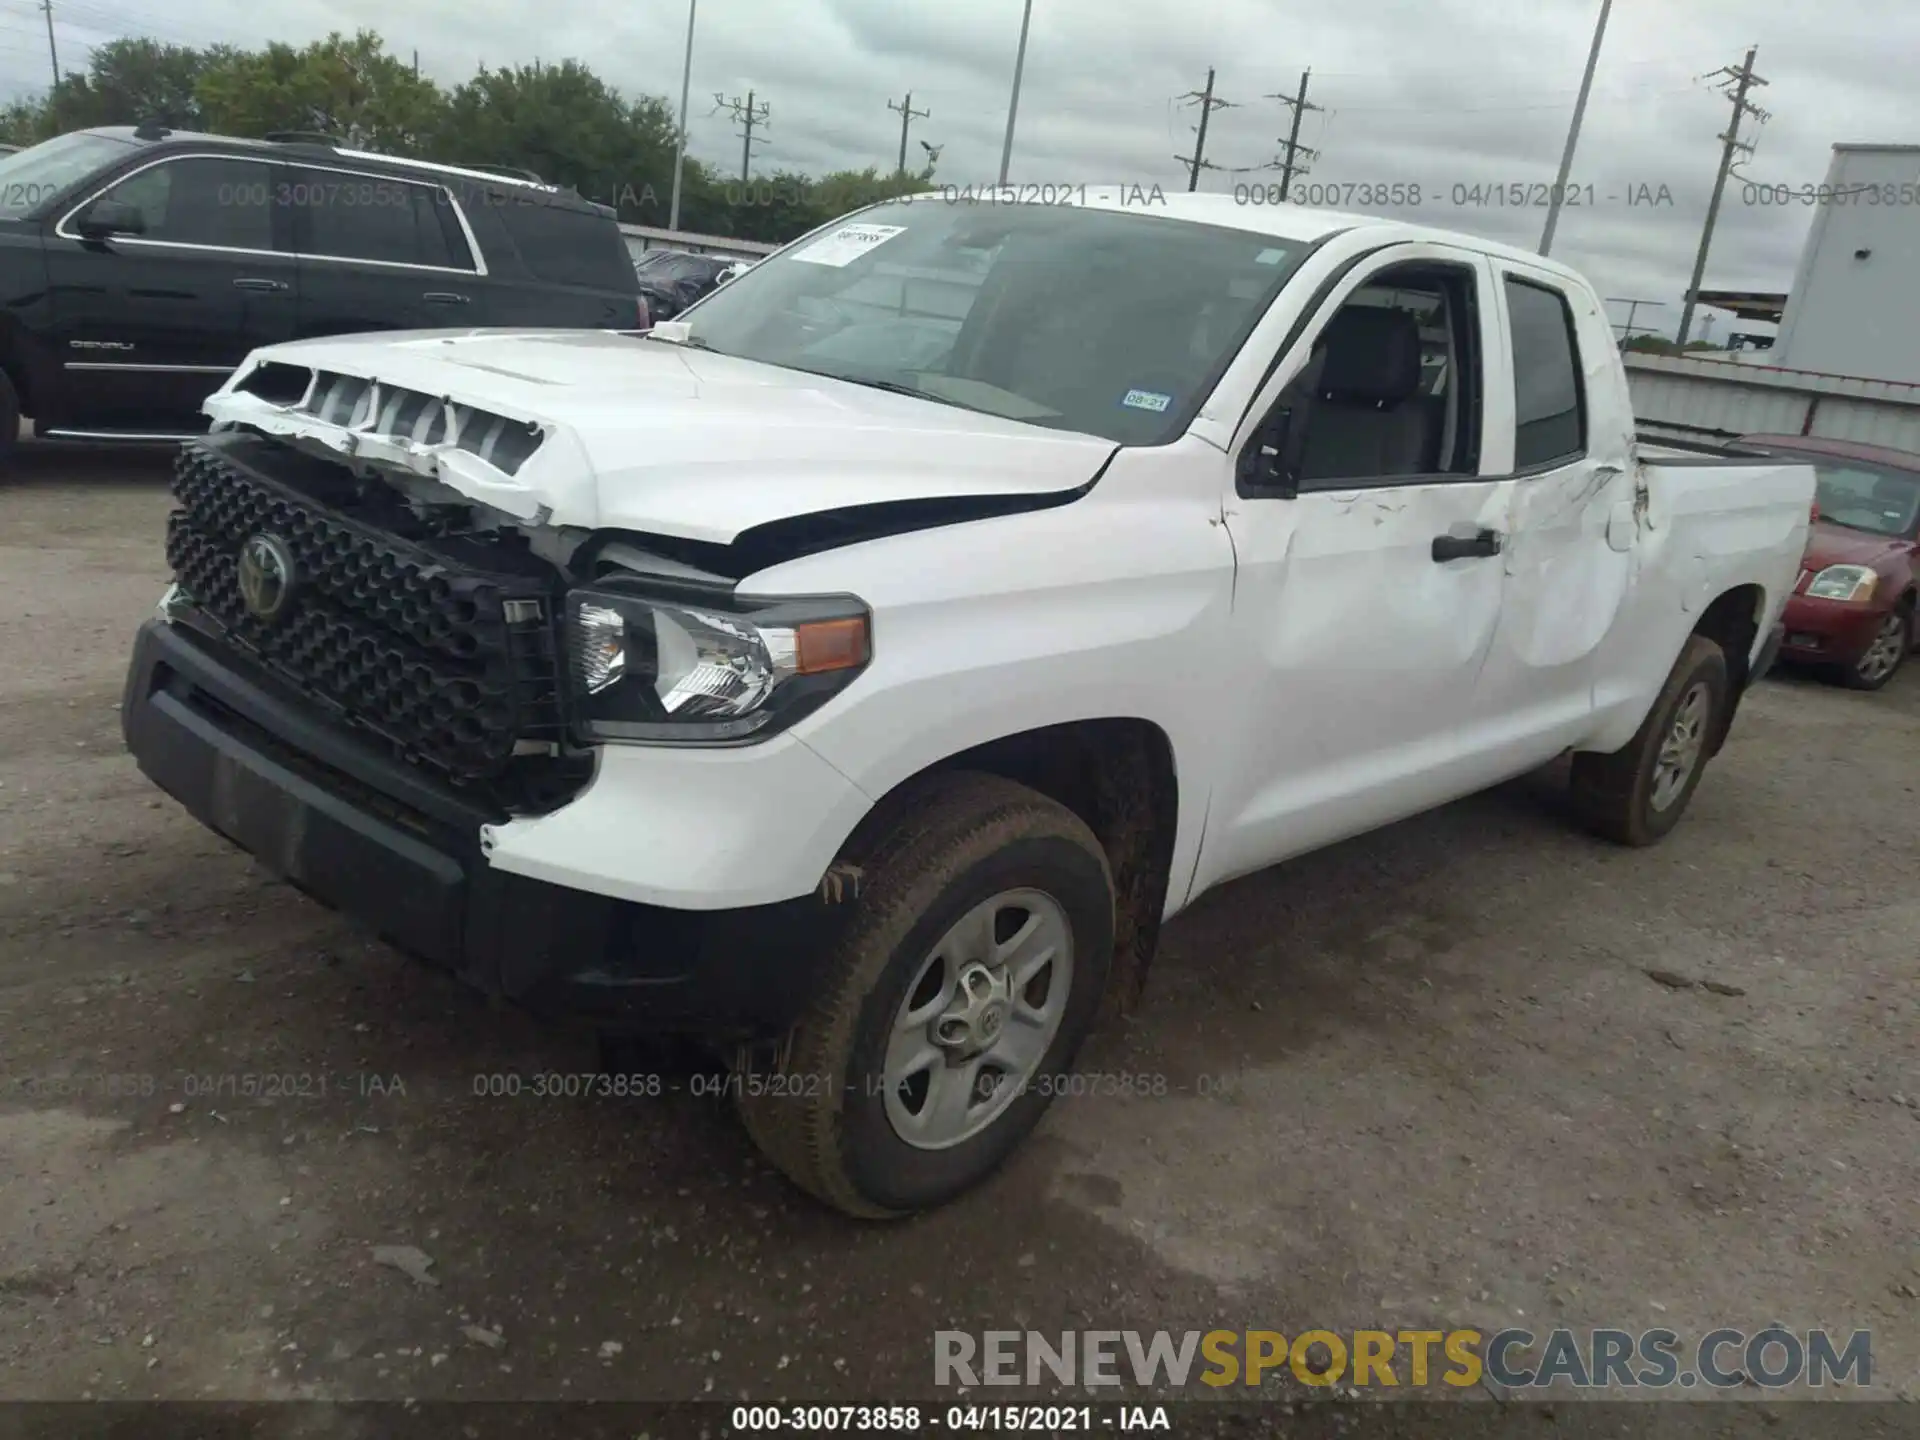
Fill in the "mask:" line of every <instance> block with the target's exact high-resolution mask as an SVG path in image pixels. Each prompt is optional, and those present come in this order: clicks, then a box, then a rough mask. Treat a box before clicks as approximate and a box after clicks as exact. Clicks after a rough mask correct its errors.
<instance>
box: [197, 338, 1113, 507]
mask: <svg viewBox="0 0 1920 1440" xmlns="http://www.w3.org/2000/svg"><path fill="white" fill-rule="evenodd" d="M268 366H273V367H294V368H293V369H290V370H288V369H279V368H275V369H273V370H268V369H266V368H265V367H268ZM303 371H304V372H308V373H309V374H310V375H311V376H312V377H313V378H312V379H311V380H309V379H307V378H306V376H304V375H303V374H302V373H301V372H303ZM270 378H271V381H272V383H268V382H269V379H270ZM363 381H372V382H375V384H374V386H372V387H369V386H367V385H364V384H362V383H360V382H363ZM303 385H304V386H305V387H306V389H305V392H304V394H302V388H301V387H302V386H303ZM329 387H334V388H333V390H332V393H333V395H334V396H335V397H336V398H337V399H338V403H337V404H331V403H330V402H329V398H328V394H329ZM356 397H364V398H358V399H357V398H356ZM206 410H207V413H208V414H209V415H210V416H212V417H213V419H214V420H215V421H227V422H235V423H244V424H247V425H250V426H254V427H256V428H258V429H261V430H264V431H266V432H267V433H269V434H278V435H285V436H297V437H303V438H306V439H309V440H316V441H320V442H322V443H324V444H327V445H328V446H330V447H331V448H333V449H335V450H339V451H342V452H345V453H352V454H356V455H358V456H360V457H362V458H364V459H367V460H369V461H373V462H376V463H381V464H387V465H396V466H403V467H405V468H407V469H410V470H413V471H415V472H416V473H419V474H422V475H429V476H432V477H434V478H436V479H438V480H440V481H442V482H443V483H445V484H447V485H449V486H451V487H452V488H453V489H455V490H457V491H459V492H460V493H462V494H464V495H467V496H468V497H469V498H471V499H474V500H479V501H482V502H484V503H487V504H489V505H492V506H494V507H495V508H497V509H500V510H502V511H505V512H506V513H508V514H510V515H514V516H517V517H519V518H521V519H523V520H528V521H533V522H542V523H550V524H555V525H569V526H581V527H584V528H587V529H601V528H619V529H628V530H640V531H652V532H656V533H660V534H666V535H673V536H679V537H683V538H686V539H693V540H706V541H714V542H718V543H723V544H724V543H727V542H730V541H732V540H733V539H734V538H735V537H737V536H738V535H740V534H741V533H742V532H743V531H746V530H750V529H752V528H753V527H755V526H758V525H763V524H767V523H770V522H772V521H776V520H784V519H790V518H793V517H796V516H801V515H808V514H815V513H819V512H824V511H831V510H841V509H845V508H848V507H855V506H864V505H875V504H884V503H887V502H894V501H910V500H940V499H952V498H960V497H992V498H1003V497H1015V496H1024V495H1048V494H1058V493H1061V492H1066V491H1071V490H1074V489H1077V488H1079V487H1082V486H1084V485H1086V484H1087V483H1088V482H1089V481H1091V480H1092V479H1093V478H1094V476H1096V475H1097V474H1098V473H1099V472H1100V469H1101V467H1102V466H1103V465H1105V463H1106V462H1107V460H1108V459H1109V458H1110V457H1111V456H1112V454H1113V452H1114V450H1115V449H1116V448H1117V447H1116V446H1115V445H1114V444H1113V442H1111V441H1108V440H1102V439H1098V438H1096V437H1093V436H1088V435H1080V434H1074V433H1069V432H1066V431H1056V430H1047V429H1043V428H1041V427H1038V426H1034V425H1028V424H1024V423H1022V422H1019V421H1015V420H1003V419H1000V418H998V417H996V416H991V415H982V414H978V413H975V412H973V411H968V410H962V409H958V408H956V407H953V406H947V405H941V404H937V403H934V402H932V401H926V400H919V399H916V398H914V397H912V396H907V395H893V394H889V393H887V392H885V391H880V390H872V389H868V388H866V387H864V386H858V385H853V384H850V383H847V382H844V381H838V380H832V379H828V378H826V377H824V376H817V375H809V374H806V373H804V372H800V371H793V370H783V369H779V368H777V367H775V366H770V365H761V364H757V363H755V362H752V361H746V360H737V359H733V358H731V357H728V356H723V355H715V354H712V353H710V352H703V351H699V350H694V349H689V348H686V347H683V346H681V345H676V344H673V343H670V342H667V341H660V340H646V339H641V338H639V337H637V336H634V335H629V334H621V333H617V332H613V331H590V330H557V331H531V332H528V331H502V330H459V331H453V330H441V331H411V332H398V333H387V334H381V335H365V336H341V337H334V338H326V339H319V340H302V341H295V342H293V343H290V344H285V345H273V346H267V347H265V348H263V349H261V350H257V351H255V352H254V353H253V355H251V356H250V357H249V358H248V361H247V363H246V364H244V365H243V366H241V368H240V369H239V370H238V371H236V372H235V373H234V375H233V377H232V378H231V379H230V380H229V381H228V382H227V383H226V384H225V385H223V386H222V387H221V388H220V390H218V391H217V392H216V393H215V394H214V395H213V396H211V397H210V398H209V399H208V401H207V404H206ZM436 411H438V412H439V414H440V419H439V420H438V421H436V419H435V412H436ZM496 422H499V423H496ZM456 430H457V431H458V434H457V435H456V433H455V432H456ZM530 432H531V433H530ZM503 433H504V434H505V437H506V438H505V440H502V439H501V438H500V437H501V436H502V434H503ZM489 437H491V438H489Z"/></svg>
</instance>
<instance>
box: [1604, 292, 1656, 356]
mask: <svg viewBox="0 0 1920 1440" xmlns="http://www.w3.org/2000/svg"><path fill="white" fill-rule="evenodd" d="M1666 303H1667V302H1666V301H1664V300H1640V299H1636V298H1634V297H1633V296H1630V295H1609V296H1608V297H1607V304H1609V305H1624V306H1626V307H1627V323H1626V324H1625V325H1615V326H1614V327H1613V328H1614V329H1616V330H1618V331H1619V332H1620V343H1621V344H1622V345H1624V344H1626V343H1627V341H1629V340H1631V339H1632V338H1633V317H1634V316H1635V315H1637V314H1639V313H1640V307H1641V306H1642V305H1647V306H1651V307H1653V308H1654V309H1662V308H1664V307H1665V305H1666Z"/></svg>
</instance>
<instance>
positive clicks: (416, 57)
mask: <svg viewBox="0 0 1920 1440" xmlns="http://www.w3.org/2000/svg"><path fill="white" fill-rule="evenodd" d="M413 78H414V79H416V80H418V79H419V78H420V52H419V51H418V50H416V51H414V52H413Z"/></svg>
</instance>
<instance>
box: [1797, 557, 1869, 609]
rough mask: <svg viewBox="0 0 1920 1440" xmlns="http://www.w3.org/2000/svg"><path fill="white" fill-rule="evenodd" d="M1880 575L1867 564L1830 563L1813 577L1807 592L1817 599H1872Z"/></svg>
mask: <svg viewBox="0 0 1920 1440" xmlns="http://www.w3.org/2000/svg"><path fill="white" fill-rule="evenodd" d="M1879 583H1880V577H1879V576H1878V575H1876V574H1874V572H1873V571H1871V570H1869V569H1868V568H1867V567H1866V566H1865V565H1829V566H1828V567H1827V568H1826V569H1824V570H1822V571H1821V572H1820V573H1819V574H1818V575H1816V576H1814V577H1813V580H1812V582H1811V583H1809V584H1808V586H1807V594H1809V595H1811V596H1813V597H1814V598H1815V599H1816V600H1871V599H1872V598H1873V587H1874V586H1876V585H1878V584H1879Z"/></svg>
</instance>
